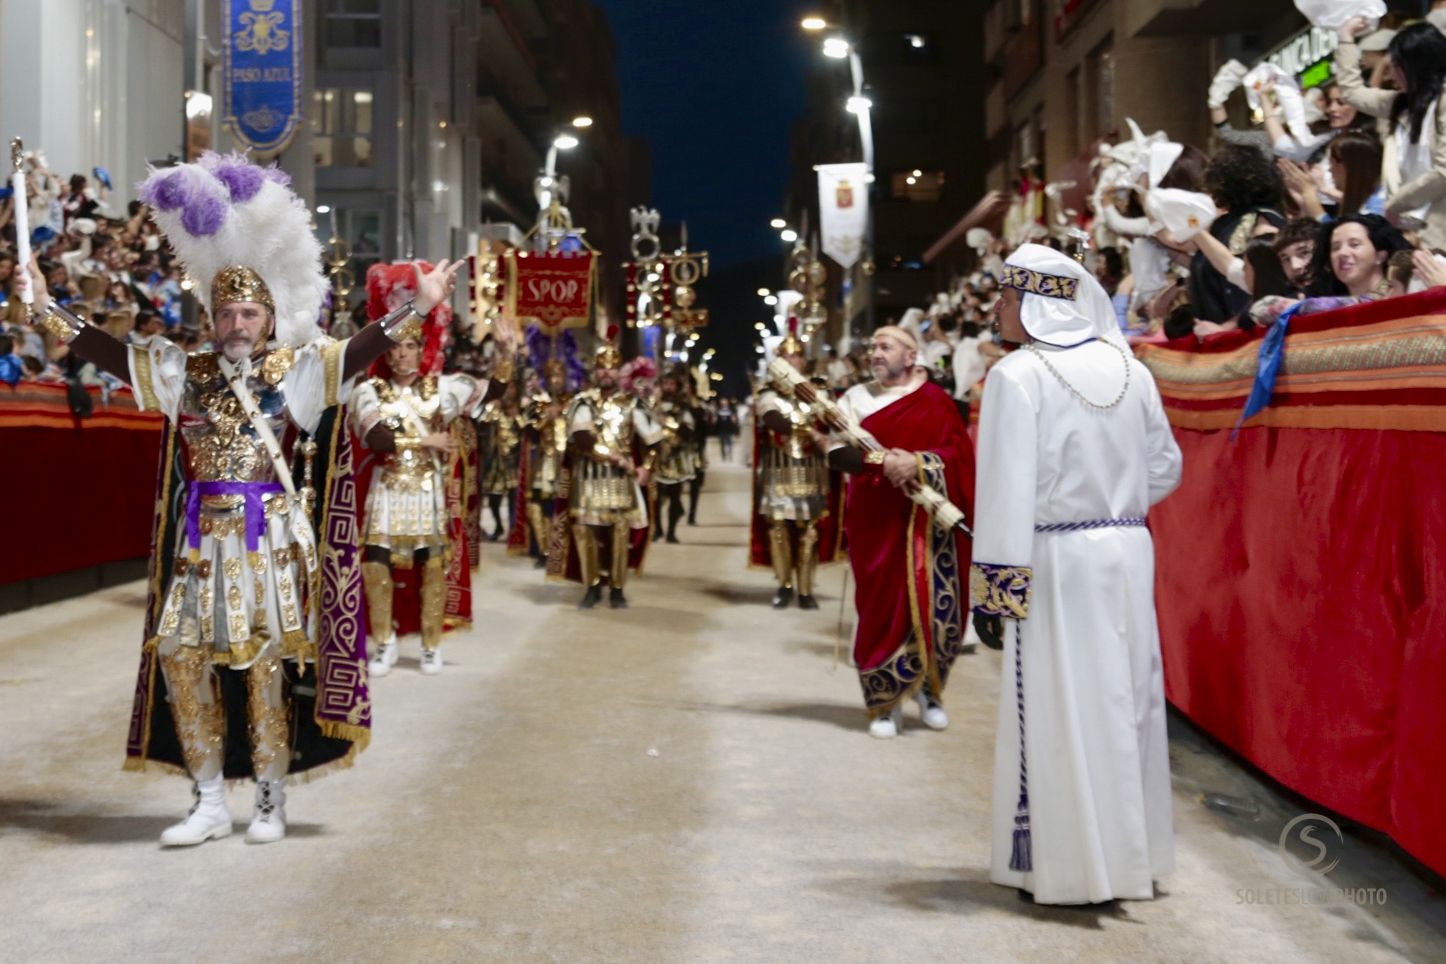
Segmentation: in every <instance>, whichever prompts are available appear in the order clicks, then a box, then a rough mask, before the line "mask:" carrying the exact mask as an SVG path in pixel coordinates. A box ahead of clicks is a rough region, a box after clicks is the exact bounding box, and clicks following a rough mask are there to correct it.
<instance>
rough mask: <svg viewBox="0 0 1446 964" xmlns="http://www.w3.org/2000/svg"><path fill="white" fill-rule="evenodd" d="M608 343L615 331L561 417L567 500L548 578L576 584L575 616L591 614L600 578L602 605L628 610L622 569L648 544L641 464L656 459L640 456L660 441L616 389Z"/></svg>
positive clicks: (652, 425) (641, 410) (618, 356)
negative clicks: (563, 532)
mask: <svg viewBox="0 0 1446 964" xmlns="http://www.w3.org/2000/svg"><path fill="white" fill-rule="evenodd" d="M614 337H616V335H615V330H614V331H611V332H609V337H608V341H607V342H606V343H604V345H603V346H602V347H601V348H600V349H598V353H597V359H596V362H595V365H594V369H593V386H592V387H591V388H588V389H586V390H584V391H582V392H579V393H578V395H577V397H576V398H574V399H573V400H572V404H571V405H569V406H568V410H567V414H566V415H565V416H564V418H565V419H566V421H567V428H568V447H569V449H570V452H571V454H570V457H569V459H568V475H569V479H568V482H567V483H566V484H565V485H564V486H563V489H564V491H568V493H569V495H568V504H567V515H568V517H569V523H570V528H569V529H568V530H567V535H568V536H570V538H567V539H563V540H560V539H557V538H554V539H553V541H552V549H553V550H554V551H553V553H552V554H551V555H550V556H549V559H548V575H549V576H553V577H561V578H567V579H572V580H576V581H580V582H581V583H582V584H583V586H584V587H585V591H584V593H583V597H582V600H581V601H580V602H579V603H578V608H579V609H591V608H593V607H594V606H596V605H597V604H598V602H599V601H600V600H601V599H602V582H603V573H604V572H606V573H607V581H608V585H609V587H610V593H609V597H608V604H609V605H610V606H612V608H613V609H626V608H627V606H628V601H627V598H626V597H625V596H624V595H623V587H624V586H625V585H626V584H627V578H628V570H629V569H634V570H636V569H639V568H640V567H641V566H642V562H643V555H644V553H645V552H646V549H647V545H648V537H647V530H648V504H647V501H646V500H645V499H644V498H643V488H644V487H645V486H646V485H647V484H648V480H649V477H650V474H651V471H652V470H651V466H650V465H648V464H646V462H647V460H648V459H650V458H651V457H653V456H655V455H656V453H655V452H650V451H648V449H650V448H651V447H653V446H656V445H657V444H658V442H659V440H660V439H661V438H662V434H663V433H662V429H660V428H659V427H658V425H657V423H656V422H654V421H653V418H652V416H651V415H649V414H648V410H647V409H646V408H645V407H644V406H643V405H642V404H640V403H639V402H638V400H637V399H636V398H634V397H632V396H631V395H629V394H628V393H626V392H624V391H623V390H622V384H621V381H620V372H619V369H620V368H621V366H622V363H623V358H622V353H621V352H619V351H618V350H617V348H616V347H614V346H613V344H612V339H613V338H614ZM604 547H606V550H607V555H606V556H605V557H604V556H603V555H602V553H603V550H604ZM604 558H605V559H606V560H607V561H606V563H604V562H603V560H604Z"/></svg>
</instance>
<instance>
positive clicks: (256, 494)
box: [186, 482, 285, 552]
mask: <svg viewBox="0 0 1446 964" xmlns="http://www.w3.org/2000/svg"><path fill="white" fill-rule="evenodd" d="M189 489H190V491H189V493H188V494H187V496H186V542H187V544H188V545H189V546H190V547H191V548H192V549H199V548H201V496H203V495H239V496H242V497H243V498H244V499H245V500H246V501H245V506H246V551H247V552H255V551H256V547H257V546H258V545H260V543H261V536H262V535H264V534H265V532H266V509H265V506H264V504H263V503H262V501H261V497H262V496H263V495H270V494H272V493H274V492H282V491H285V490H284V488H283V487H282V485H281V483H279V482H192V483H191V484H190V486H189Z"/></svg>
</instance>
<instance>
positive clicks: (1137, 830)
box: [971, 341, 1180, 904]
mask: <svg viewBox="0 0 1446 964" xmlns="http://www.w3.org/2000/svg"><path fill="white" fill-rule="evenodd" d="M1040 349H1041V352H1042V354H1043V356H1044V357H1045V358H1047V359H1048V360H1049V363H1050V364H1052V365H1053V366H1054V368H1055V369H1056V370H1057V371H1058V372H1059V373H1060V374H1061V375H1062V376H1063V377H1064V378H1065V379H1067V380H1068V381H1069V383H1070V384H1071V385H1073V386H1074V387H1075V389H1076V390H1077V391H1078V392H1080V393H1081V394H1082V395H1084V397H1085V398H1088V399H1090V400H1091V401H1093V402H1096V403H1099V404H1107V403H1109V402H1110V401H1112V400H1114V398H1115V397H1116V396H1117V395H1119V393H1120V389H1121V386H1122V385H1123V382H1124V369H1125V362H1124V360H1123V359H1122V358H1121V355H1120V353H1119V352H1118V351H1116V350H1115V349H1114V348H1112V347H1111V346H1109V345H1106V344H1103V343H1101V342H1098V341H1096V342H1091V343H1087V344H1085V345H1081V346H1079V347H1076V348H1073V349H1067V350H1052V349H1049V348H1047V347H1045V346H1042V345H1041V346H1040ZM1128 364H1129V367H1130V374H1129V389H1128V391H1127V392H1126V394H1125V397H1124V398H1123V400H1122V401H1121V403H1120V404H1119V405H1118V406H1116V407H1114V408H1112V409H1109V410H1108V411H1098V410H1096V409H1093V408H1090V407H1089V406H1087V405H1085V404H1084V403H1082V402H1081V401H1079V400H1078V399H1077V398H1075V397H1074V395H1073V394H1071V392H1070V391H1069V389H1068V388H1066V387H1065V386H1064V385H1063V384H1061V382H1060V380H1059V379H1058V378H1056V376H1055V375H1054V374H1052V373H1051V372H1050V371H1049V370H1048V369H1047V368H1046V367H1045V364H1044V362H1043V361H1042V360H1041V359H1040V358H1039V357H1036V356H1035V355H1033V354H1032V353H1031V352H1029V351H1017V352H1014V353H1013V354H1011V355H1009V356H1008V357H1006V358H1004V359H1003V360H1002V361H1000V362H999V364H997V365H996V366H995V367H994V368H993V369H992V370H991V371H990V373H989V376H988V378H987V379H986V381H985V386H984V398H983V402H982V405H981V412H980V425H979V456H978V476H977V478H978V483H977V486H976V490H975V504H974V518H975V519H977V520H978V523H977V525H976V527H975V530H974V559H975V561H976V563H984V564H993V565H997V566H1007V567H1027V568H1029V569H1032V580H1031V582H1032V602H1031V603H1030V606H1029V609H1028V616H1027V618H1025V619H1023V620H1013V619H1005V620H1004V628H1005V640H1006V642H1005V649H1004V661H1003V673H1002V676H1001V686H1000V701H999V730H998V735H997V737H996V740H995V760H994V821H993V843H994V846H993V859H992V866H991V871H990V878H991V879H992V880H993V881H994V882H995V883H998V884H1003V885H1005V886H1012V887H1022V888H1024V889H1025V890H1028V891H1030V892H1031V893H1032V894H1033V895H1034V898H1035V900H1036V901H1037V902H1040V903H1048V904H1071V903H1093V902H1099V901H1106V900H1111V899H1115V898H1150V897H1151V896H1153V886H1152V881H1153V879H1154V878H1156V877H1158V876H1160V875H1163V874H1165V873H1168V872H1169V871H1171V870H1172V869H1173V867H1174V844H1173V831H1172V829H1171V800H1170V763H1169V752H1168V745H1167V740H1166V734H1165V694H1164V677H1163V674H1162V672H1161V662H1160V640H1159V633H1158V630H1157V627H1156V622H1155V600H1154V578H1155V568H1154V545H1153V542H1152V541H1151V537H1150V533H1149V530H1148V529H1146V528H1144V527H1142V526H1133V527H1108V528H1097V529H1091V530H1083V531H1073V532H1064V533H1037V532H1035V526H1036V525H1039V524H1047V523H1061V522H1084V521H1090V520H1102V519H1125V518H1132V517H1135V518H1138V517H1143V516H1145V514H1146V512H1147V510H1148V509H1149V507H1150V506H1151V505H1153V504H1154V503H1156V502H1158V501H1159V500H1160V499H1163V498H1164V497H1165V496H1166V495H1168V494H1169V493H1170V492H1171V491H1172V490H1173V489H1174V488H1175V486H1176V485H1177V484H1179V480H1180V450H1179V448H1178V447H1177V446H1176V444H1175V440H1174V436H1173V435H1172V434H1171V431H1170V426H1169V423H1168V422H1167V421H1166V419H1165V413H1164V409H1163V407H1162V405H1161V403H1160V396H1159V392H1158V390H1157V389H1156V387H1155V383H1154V380H1153V378H1152V377H1151V376H1150V373H1149V371H1148V370H1147V369H1146V368H1145V367H1144V366H1143V365H1142V364H1140V363H1139V362H1138V361H1136V360H1135V359H1134V358H1133V356H1131V357H1130V358H1129V361H1128ZM974 575H976V576H977V575H978V574H977V573H975V574H974ZM971 582H974V580H971ZM972 602H973V603H974V604H975V607H976V609H978V608H979V603H980V598H979V596H978V595H977V593H976V595H975V598H974V599H973V600H972ZM1016 627H1017V628H1018V631H1019V633H1020V634H1021V635H1022V639H1023V652H1022V674H1021V675H1022V678H1023V697H1022V704H1023V715H1024V733H1025V748H1026V750H1027V754H1026V762H1025V767H1024V769H1026V770H1027V774H1028V798H1029V799H1028V803H1029V823H1030V832H1031V849H1032V864H1033V866H1032V870H1031V871H1030V872H1027V873H1025V872H1018V871H1014V870H1011V869H1010V868H1009V863H1010V858H1011V853H1012V850H1013V837H1014V829H1015V813H1016V804H1017V802H1018V799H1019V791H1020V774H1021V761H1020V753H1019V734H1020V720H1019V712H1020V711H1019V704H1020V700H1018V699H1017V698H1016V669H1015V665H1016V664H1015V657H1016V639H1017V638H1018V637H1017V636H1016Z"/></svg>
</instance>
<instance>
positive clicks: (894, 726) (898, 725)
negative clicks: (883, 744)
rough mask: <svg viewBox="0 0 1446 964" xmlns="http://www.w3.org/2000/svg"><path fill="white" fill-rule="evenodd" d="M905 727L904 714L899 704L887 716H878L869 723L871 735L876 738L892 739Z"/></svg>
mask: <svg viewBox="0 0 1446 964" xmlns="http://www.w3.org/2000/svg"><path fill="white" fill-rule="evenodd" d="M903 728H904V714H903V711H902V710H900V709H899V708H898V707H897V706H896V707H894V709H893V712H891V713H889V714H887V715H885V716H876V717H874V719H873V722H871V723H869V736H871V737H873V738H874V739H876V740H892V739H893V738H894V737H896V736H898V735H899V731H900V730H902V729H903Z"/></svg>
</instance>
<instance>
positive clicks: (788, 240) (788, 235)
mask: <svg viewBox="0 0 1446 964" xmlns="http://www.w3.org/2000/svg"><path fill="white" fill-rule="evenodd" d="M778 236H779V237H780V238H782V239H783V241H784V243H785V244H792V243H793V242H795V241H797V240H798V232H797V231H795V230H793V228H784V229H783V230H782V231H780V232H778Z"/></svg>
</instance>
